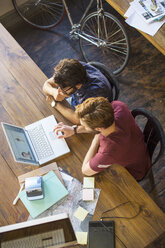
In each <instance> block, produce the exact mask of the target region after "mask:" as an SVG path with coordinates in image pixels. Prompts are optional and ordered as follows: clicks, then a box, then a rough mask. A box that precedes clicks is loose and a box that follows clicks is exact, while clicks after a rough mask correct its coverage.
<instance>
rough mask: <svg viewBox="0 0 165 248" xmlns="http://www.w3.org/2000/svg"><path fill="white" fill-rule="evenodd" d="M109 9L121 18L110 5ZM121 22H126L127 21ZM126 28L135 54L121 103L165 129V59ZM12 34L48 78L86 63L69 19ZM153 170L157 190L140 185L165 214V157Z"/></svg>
mask: <svg viewBox="0 0 165 248" xmlns="http://www.w3.org/2000/svg"><path fill="white" fill-rule="evenodd" d="M75 3H77V1H76V0H73V1H72V4H73V5H72V6H71V7H72V12H73V16H74V17H77V16H79V12H80V11H79V10H76V6H77V4H75ZM106 9H107V10H108V11H109V12H110V13H114V14H115V15H116V16H118V17H119V18H120V16H119V15H118V14H117V13H116V12H115V11H114V10H113V9H112V8H111V7H110V6H109V5H108V4H107V5H106ZM120 20H121V21H122V22H123V23H124V19H123V18H120ZM124 25H125V27H126V29H127V31H128V34H129V37H130V41H131V47H132V54H131V58H130V61H129V64H128V66H127V68H126V69H125V70H124V71H123V72H122V73H121V74H120V76H118V80H119V82H120V89H121V91H120V97H119V100H121V101H123V102H125V103H126V104H127V105H128V106H129V108H130V109H131V110H132V109H134V108H136V107H144V108H146V109H147V110H150V111H151V112H152V113H153V114H154V115H155V116H156V117H157V118H158V119H159V120H160V122H161V124H162V126H163V128H164V130H165V56H163V55H162V54H161V53H160V52H159V51H158V50H157V49H156V48H155V47H153V45H151V44H150V43H149V42H148V41H147V40H146V39H145V38H144V37H143V36H142V35H141V34H139V33H138V32H137V31H136V30H134V29H133V28H131V27H129V26H128V25H127V24H124ZM8 31H9V32H10V33H11V34H12V35H13V37H14V38H15V39H16V40H17V41H18V43H19V44H20V45H21V46H22V47H23V48H24V49H25V51H26V52H27V53H28V54H29V55H30V57H31V58H32V59H33V60H34V61H35V62H36V64H37V65H38V66H39V67H40V68H41V70H42V71H43V72H44V73H45V74H46V75H47V76H48V77H50V76H51V75H52V73H53V68H54V66H55V65H56V64H57V63H58V61H59V60H60V59H63V58H75V59H79V60H83V58H82V55H81V53H80V49H79V44H78V41H75V40H70V39H69V31H70V24H69V21H68V19H67V17H66V16H65V18H64V21H63V22H62V23H61V24H60V25H59V26H57V27H56V28H55V29H53V30H51V31H41V30H36V29H33V28H32V27H30V26H28V25H27V24H25V23H23V24H21V25H17V26H14V27H11V28H8ZM43 83H44V82H43ZM153 171H154V178H155V187H154V189H152V187H151V185H150V181H149V180H148V179H146V180H145V181H144V182H143V183H140V184H141V185H142V187H143V188H144V189H145V190H146V192H147V193H149V194H150V196H151V197H152V198H153V199H154V200H155V201H156V203H157V204H158V206H159V207H160V208H161V209H162V210H163V211H165V155H164V156H163V157H162V158H161V159H160V161H159V162H158V163H157V164H156V165H154V168H153Z"/></svg>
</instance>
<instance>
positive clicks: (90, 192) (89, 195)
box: [82, 189, 94, 201]
mask: <svg viewBox="0 0 165 248" xmlns="http://www.w3.org/2000/svg"><path fill="white" fill-rule="evenodd" d="M82 198H83V201H93V200H94V189H83V196H82Z"/></svg>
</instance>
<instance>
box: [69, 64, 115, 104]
mask: <svg viewBox="0 0 165 248" xmlns="http://www.w3.org/2000/svg"><path fill="white" fill-rule="evenodd" d="M81 64H82V65H83V66H84V67H85V69H86V72H87V82H85V83H84V82H82V83H83V85H82V87H81V88H80V89H79V90H77V91H76V92H75V93H74V94H72V96H71V97H72V99H71V105H72V106H73V107H75V106H76V105H78V104H81V103H82V102H83V101H85V100H86V99H88V98H89V97H98V96H103V97H105V98H108V100H109V101H111V96H112V91H111V85H110V83H109V81H108V79H107V78H106V77H105V76H104V75H103V74H102V73H101V72H100V71H99V70H98V69H96V68H95V67H93V66H91V65H89V64H86V63H84V62H81Z"/></svg>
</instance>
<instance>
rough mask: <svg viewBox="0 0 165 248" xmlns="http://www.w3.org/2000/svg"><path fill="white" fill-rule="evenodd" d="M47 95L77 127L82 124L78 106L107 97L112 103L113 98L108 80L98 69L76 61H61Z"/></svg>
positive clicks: (55, 69)
mask: <svg viewBox="0 0 165 248" xmlns="http://www.w3.org/2000/svg"><path fill="white" fill-rule="evenodd" d="M43 91H44V93H45V95H46V100H47V102H49V103H50V104H51V106H52V107H54V108H55V109H56V110H58V111H59V112H60V113H61V114H62V115H63V116H64V117H65V118H67V119H68V120H69V121H71V122H72V123H73V124H79V119H78V118H77V117H76V115H75V113H74V109H75V106H77V105H78V104H81V103H82V102H83V101H84V100H86V99H88V98H89V97H98V96H103V97H105V98H107V99H108V100H109V101H111V96H112V92H111V85H110V83H109V82H108V80H107V78H106V77H105V76H104V75H103V74H102V73H101V72H100V71H99V70H98V69H96V68H95V67H93V66H91V65H89V64H86V63H84V62H79V61H78V60H75V59H63V60H61V61H60V62H59V63H58V65H57V66H56V67H55V68H54V75H53V76H52V77H51V78H50V79H48V80H47V81H46V82H45V83H44V86H43ZM66 99H67V100H68V102H69V103H70V105H69V104H68V103H67V102H66ZM71 107H72V108H71Z"/></svg>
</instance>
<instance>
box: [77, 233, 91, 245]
mask: <svg viewBox="0 0 165 248" xmlns="http://www.w3.org/2000/svg"><path fill="white" fill-rule="evenodd" d="M87 235H88V233H87V232H76V238H77V243H78V244H80V245H87Z"/></svg>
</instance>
